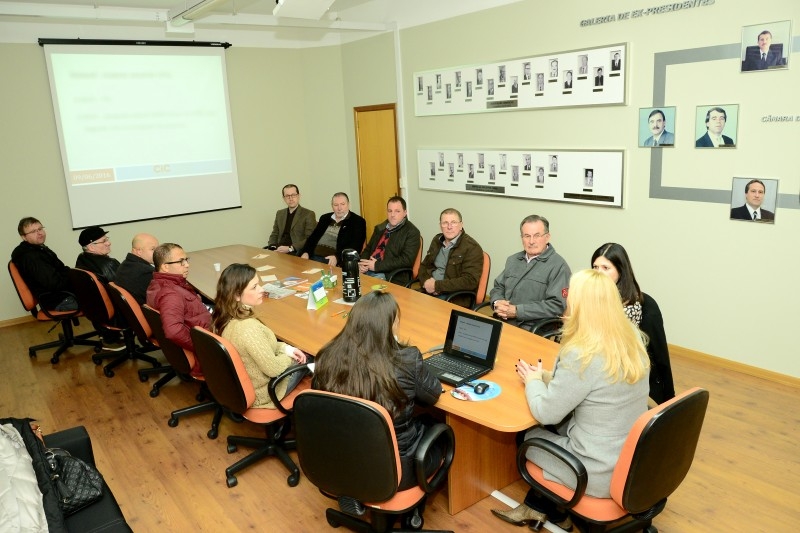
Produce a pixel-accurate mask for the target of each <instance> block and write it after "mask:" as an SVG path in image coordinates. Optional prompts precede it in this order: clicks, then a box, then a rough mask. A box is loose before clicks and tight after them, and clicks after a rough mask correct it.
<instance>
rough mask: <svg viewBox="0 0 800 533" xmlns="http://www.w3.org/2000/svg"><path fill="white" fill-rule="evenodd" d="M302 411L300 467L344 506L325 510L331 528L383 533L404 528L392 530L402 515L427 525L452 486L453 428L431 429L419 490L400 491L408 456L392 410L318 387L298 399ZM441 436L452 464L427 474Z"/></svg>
mask: <svg viewBox="0 0 800 533" xmlns="http://www.w3.org/2000/svg"><path fill="white" fill-rule="evenodd" d="M294 408H295V411H294V414H295V432H296V435H297V455H298V458H299V460H300V467H301V468H302V469H303V473H304V474H305V475H306V477H307V478H308V480H309V481H311V483H313V484H314V485H316V486H317V488H319V490H320V492H322V493H323V494H324V495H326V496H328V497H330V498H332V499H335V500H338V502H339V509H327V510H326V511H325V517H326V518H327V520H328V523H329V524H330V525H331V526H333V527H338V526H340V525H344V526H345V527H347V528H348V529H352V530H355V531H363V532H365V533H367V532H369V533H376V532H377V533H383V532H385V531H389V530H392V531H396V530H393V529H391V528H392V526H393V524H394V522H395V520H396V519H397V518H398V517H399V518H400V519H401V522H402V524H403V526H404V527H406V528H409V529H413V530H419V529H421V528H422V526H423V524H424V519H423V511H424V509H425V501H426V499H427V495H428V494H430V493H431V492H433V491H434V490H435V489H437V488H438V487H439V485H441V483H442V482H444V480H445V479H446V478H447V472H448V470H449V468H450V464H451V463H452V461H453V456H454V453H455V437H454V436H453V430H452V429H451V428H450V426H448V425H446V424H436V425H435V426H433V427H431V428H430V429H428V431H426V433H425V435H424V436H423V437H422V440H421V441H420V443H419V446H418V447H417V452H416V454H415V467H416V475H417V480H418V485H417V486H415V487H412V488H410V489H407V490H404V491H400V492H398V490H397V489H398V485H399V483H400V478H401V475H402V472H401V466H400V452H399V451H398V448H397V437H396V436H395V432H394V425H393V423H392V418H391V416H390V415H389V413H388V412H387V411H386V409H384V408H383V407H382V406H381V405H379V404H377V403H375V402H371V401H368V400H363V399H361V398H355V397H352V396H345V395H342V394H336V393H332V392H323V391H318V390H307V391H304V392H303V393H301V394H300V395H298V397H297V399H296V400H295V402H294ZM438 439H443V442H444V445H445V454H444V460H443V461H442V463H441V465H440V466H439V468H438V469H437V470H436V471H435V472H434V473H433V475H432V476H430V477H426V476H425V470H424V468H425V467H424V464H425V456H426V455H427V453H428V450H429V448H430V447H431V445H432V444H433V443H434V442H436V441H437V440H438ZM367 513H369V515H370V516H369V520H370V521H369V522H367V521H366V520H367V519H368V518H367Z"/></svg>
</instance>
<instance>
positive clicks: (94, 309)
mask: <svg viewBox="0 0 800 533" xmlns="http://www.w3.org/2000/svg"><path fill="white" fill-rule="evenodd" d="M69 281H70V284H71V285H72V290H73V291H74V292H75V297H76V298H77V299H78V304H79V305H80V307H81V311H83V314H84V315H86V317H87V318H88V319H89V320H91V321H92V322H96V323H100V324H103V325H104V326H106V327H111V328H112V329H119V328H117V327H116V326H114V325H112V323H111V321H112V319H113V318H114V304H113V303H111V298H110V297H109V296H108V291H107V290H106V286H105V285H104V284H103V282H101V281H100V280H99V279H98V277H97V274H95V273H94V272H90V271H89V270H83V269H81V268H71V269H70V271H69Z"/></svg>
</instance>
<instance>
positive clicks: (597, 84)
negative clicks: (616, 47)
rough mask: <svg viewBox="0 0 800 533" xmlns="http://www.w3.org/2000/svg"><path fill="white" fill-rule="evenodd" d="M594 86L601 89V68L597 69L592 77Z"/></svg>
mask: <svg viewBox="0 0 800 533" xmlns="http://www.w3.org/2000/svg"><path fill="white" fill-rule="evenodd" d="M594 86H595V87H602V86H603V68H602V67H597V70H596V71H595V75H594Z"/></svg>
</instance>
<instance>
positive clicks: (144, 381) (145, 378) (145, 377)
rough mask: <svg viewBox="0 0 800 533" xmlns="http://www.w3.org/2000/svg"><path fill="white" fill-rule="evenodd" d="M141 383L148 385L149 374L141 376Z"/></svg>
mask: <svg viewBox="0 0 800 533" xmlns="http://www.w3.org/2000/svg"><path fill="white" fill-rule="evenodd" d="M139 381H141V382H142V383H147V374H139Z"/></svg>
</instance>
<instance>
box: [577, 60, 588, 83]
mask: <svg viewBox="0 0 800 533" xmlns="http://www.w3.org/2000/svg"><path fill="white" fill-rule="evenodd" d="M588 75H589V56H588V55H587V54H581V55H579V56H578V79H585V78H586V76H588Z"/></svg>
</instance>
